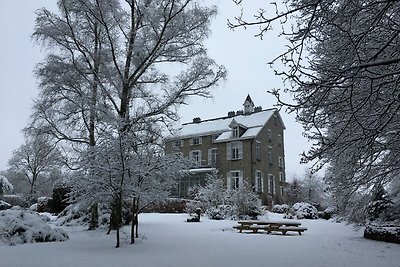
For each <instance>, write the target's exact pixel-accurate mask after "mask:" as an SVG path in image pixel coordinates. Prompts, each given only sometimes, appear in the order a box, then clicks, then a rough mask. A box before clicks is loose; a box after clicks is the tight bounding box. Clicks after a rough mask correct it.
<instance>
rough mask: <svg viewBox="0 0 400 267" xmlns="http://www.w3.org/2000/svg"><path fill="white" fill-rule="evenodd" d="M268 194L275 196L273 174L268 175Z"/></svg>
mask: <svg viewBox="0 0 400 267" xmlns="http://www.w3.org/2000/svg"><path fill="white" fill-rule="evenodd" d="M268 194H270V195H275V181H274V176H273V175H272V174H270V173H269V174H268Z"/></svg>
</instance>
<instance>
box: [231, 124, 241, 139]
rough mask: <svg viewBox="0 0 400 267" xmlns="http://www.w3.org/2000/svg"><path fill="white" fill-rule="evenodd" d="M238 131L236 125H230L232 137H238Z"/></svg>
mask: <svg viewBox="0 0 400 267" xmlns="http://www.w3.org/2000/svg"><path fill="white" fill-rule="evenodd" d="M239 132H240V129H239V126H238V125H236V126H233V127H232V137H239Z"/></svg>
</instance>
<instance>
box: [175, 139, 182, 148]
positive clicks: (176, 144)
mask: <svg viewBox="0 0 400 267" xmlns="http://www.w3.org/2000/svg"><path fill="white" fill-rule="evenodd" d="M182 145H183V142H182V140H175V142H174V146H175V147H182Z"/></svg>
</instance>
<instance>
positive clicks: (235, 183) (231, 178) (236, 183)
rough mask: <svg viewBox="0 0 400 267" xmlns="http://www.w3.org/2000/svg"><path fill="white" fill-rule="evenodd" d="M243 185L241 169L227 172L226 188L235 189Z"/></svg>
mask: <svg viewBox="0 0 400 267" xmlns="http://www.w3.org/2000/svg"><path fill="white" fill-rule="evenodd" d="M242 186H243V171H241V170H233V171H229V172H228V173H227V188H228V190H237V189H239V188H241V187H242Z"/></svg>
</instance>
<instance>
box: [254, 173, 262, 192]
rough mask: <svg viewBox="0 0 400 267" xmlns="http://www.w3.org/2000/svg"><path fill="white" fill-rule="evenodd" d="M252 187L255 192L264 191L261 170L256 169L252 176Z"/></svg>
mask: <svg viewBox="0 0 400 267" xmlns="http://www.w3.org/2000/svg"><path fill="white" fill-rule="evenodd" d="M254 189H255V191H256V193H262V192H264V181H263V175H262V172H261V171H259V170H256V172H255V176H254Z"/></svg>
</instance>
